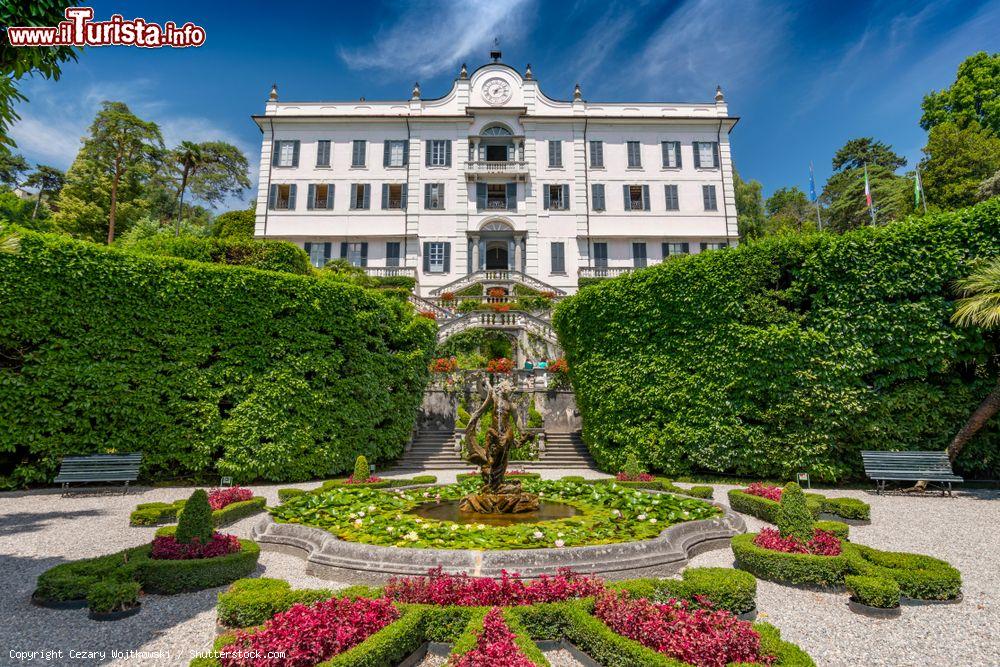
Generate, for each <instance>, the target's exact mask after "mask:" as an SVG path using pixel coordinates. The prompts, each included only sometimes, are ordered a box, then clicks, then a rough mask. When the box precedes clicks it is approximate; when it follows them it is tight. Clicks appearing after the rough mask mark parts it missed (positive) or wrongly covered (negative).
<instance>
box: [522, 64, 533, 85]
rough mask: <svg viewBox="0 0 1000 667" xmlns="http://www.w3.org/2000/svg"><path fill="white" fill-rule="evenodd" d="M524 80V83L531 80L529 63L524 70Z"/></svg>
mask: <svg viewBox="0 0 1000 667" xmlns="http://www.w3.org/2000/svg"><path fill="white" fill-rule="evenodd" d="M524 78H525V80H526V81H531V78H532V77H531V63H528V66H527V67H526V68H525V70H524Z"/></svg>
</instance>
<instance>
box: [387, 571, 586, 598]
mask: <svg viewBox="0 0 1000 667" xmlns="http://www.w3.org/2000/svg"><path fill="white" fill-rule="evenodd" d="M603 590H604V583H603V582H602V581H601V580H600V579H597V578H596V577H588V576H583V575H579V574H575V573H573V572H572V571H570V570H568V569H562V570H559V572H558V574H556V575H555V576H547V575H543V576H541V577H539V578H538V579H535V580H534V581H531V582H529V583H525V582H524V581H522V580H521V578H520V577H519V576H518V575H517V574H508V573H507V572H502V573H501V576H500V578H499V579H490V578H478V577H470V576H468V575H466V574H462V575H458V576H456V575H451V574H442V573H441V568H437V569H436V570H431V571H430V572H428V574H427V576H426V577H404V578H393V579H391V580H390V581H389V583H388V584H387V585H386V587H385V597H387V598H390V599H392V600H395V601H397V602H409V603H414V604H436V605H460V606H463V607H486V606H500V607H509V606H513V605H525V604H535V603H536V602H560V601H562V600H569V599H572V598H585V597H591V596H594V595H597V594H598V593H600V592H602V591H603Z"/></svg>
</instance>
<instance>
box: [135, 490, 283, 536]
mask: <svg viewBox="0 0 1000 667" xmlns="http://www.w3.org/2000/svg"><path fill="white" fill-rule="evenodd" d="M295 490H298V489H295ZM279 497H280V491H279ZM186 502H187V499H186V498H184V499H181V500H177V501H174V502H172V503H142V504H140V505H136V507H135V510H134V511H133V512H132V514H130V515H129V524H130V525H132V526H158V525H160V524H163V523H169V522H171V521H176V520H177V515H178V514H179V513H180V511H181V510H182V509H184V503H186ZM266 506H267V498H264V497H263V496H254V497H253V498H251V499H250V500H244V501H237V502H232V503H229V504H228V505H226V506H225V507H223V508H222V509H217V510H214V511H213V512H212V523H213V524H214V525H215V527H216V528H222V527H223V526H228V525H230V524H232V523H236V522H237V521H239V520H240V519H245V518H246V517H248V516H253V515H254V514H258V513H260V512H263V511H264V510H265V509H267V507H266Z"/></svg>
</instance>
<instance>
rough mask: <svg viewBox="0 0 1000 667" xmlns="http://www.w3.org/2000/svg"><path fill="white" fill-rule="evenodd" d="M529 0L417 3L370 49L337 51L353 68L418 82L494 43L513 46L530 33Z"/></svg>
mask: <svg viewBox="0 0 1000 667" xmlns="http://www.w3.org/2000/svg"><path fill="white" fill-rule="evenodd" d="M530 5H531V0H448V2H445V3H444V5H443V6H442V5H435V6H433V7H432V6H429V5H427V4H425V3H418V4H416V5H414V6H412V7H410V8H408V9H405V10H403V11H402V13H401V14H400V16H399V20H398V21H397V22H396V23H394V24H392V25H391V26H388V27H386V28H383V29H381V30H379V31H378V32H377V33H376V34H375V37H374V39H373V40H372V42H371V44H369V45H366V46H364V47H361V48H358V49H352V50H348V49H341V50H340V56H341V58H343V60H344V62H345V63H347V65H348V66H349V67H351V68H353V69H379V70H385V71H402V72H415V73H416V74H417V75H419V76H422V77H428V76H434V75H436V74H441V73H442V72H446V71H448V70H451V69H454V68H456V67H457V66H458V64H459V63H461V62H462V61H463V59H466V58H468V57H469V56H470V55H472V54H474V53H478V52H481V51H485V49H486V48H487V47H488V45H489V44H490V43H491V42H492V40H493V38H494V37H496V36H498V35H500V36H502V37H503V39H504V41H508V42H516V41H517V40H518V39H519V36H520V35H523V34H526V33H527V32H528V30H527V28H526V26H525V21H526V20H527V15H528V11H527V10H528V9H529V7H530Z"/></svg>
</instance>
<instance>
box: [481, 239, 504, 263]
mask: <svg viewBox="0 0 1000 667" xmlns="http://www.w3.org/2000/svg"><path fill="white" fill-rule="evenodd" d="M508 245H509V243H508V241H507V240H500V239H494V240H490V241H487V242H486V268H487V269H507V268H509V267H510V251H509V249H508Z"/></svg>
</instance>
